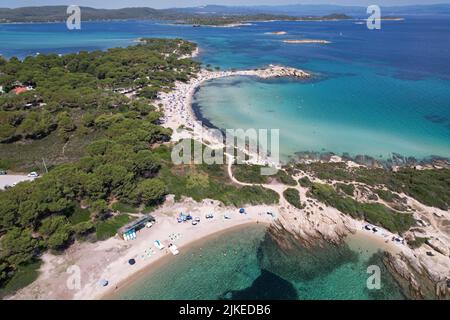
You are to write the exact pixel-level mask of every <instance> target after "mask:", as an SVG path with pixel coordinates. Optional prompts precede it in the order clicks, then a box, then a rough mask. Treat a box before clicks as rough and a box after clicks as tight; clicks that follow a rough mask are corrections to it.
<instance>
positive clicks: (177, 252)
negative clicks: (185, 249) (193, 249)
mask: <svg viewBox="0 0 450 320" xmlns="http://www.w3.org/2000/svg"><path fill="white" fill-rule="evenodd" d="M169 250H170V252H172V254H173V255H174V256H176V255H177V254H179V253H180V251H178V248H177V246H176V245H174V244H172V245H170V246H169Z"/></svg>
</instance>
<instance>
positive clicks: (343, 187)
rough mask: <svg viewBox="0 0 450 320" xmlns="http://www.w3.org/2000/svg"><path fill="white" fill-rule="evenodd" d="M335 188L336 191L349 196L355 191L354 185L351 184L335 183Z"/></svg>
mask: <svg viewBox="0 0 450 320" xmlns="http://www.w3.org/2000/svg"><path fill="white" fill-rule="evenodd" d="M336 188H337V190H338V191H342V192H344V193H345V194H347V195H349V196H353V193H354V192H355V187H354V186H353V185H352V184H345V183H336Z"/></svg>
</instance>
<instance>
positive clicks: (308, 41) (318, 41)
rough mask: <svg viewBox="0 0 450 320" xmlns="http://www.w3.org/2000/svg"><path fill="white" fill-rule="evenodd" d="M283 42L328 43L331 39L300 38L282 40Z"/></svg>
mask: <svg viewBox="0 0 450 320" xmlns="http://www.w3.org/2000/svg"><path fill="white" fill-rule="evenodd" d="M283 42H284V43H296V44H306V43H319V44H329V43H331V41H328V40H320V39H301V40H283Z"/></svg>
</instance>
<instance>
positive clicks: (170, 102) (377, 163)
mask: <svg viewBox="0 0 450 320" xmlns="http://www.w3.org/2000/svg"><path fill="white" fill-rule="evenodd" d="M199 52H200V53H201V51H199V50H196V51H194V53H193V54H194V56H197V55H198V54H199ZM272 68H275V72H274V71H273V70H271V69H272ZM276 68H285V69H286V70H289V72H293V73H295V72H296V71H297V72H300V76H298V77H297V78H299V79H300V80H310V79H312V78H313V74H312V73H309V72H305V71H303V70H299V69H295V68H288V67H282V66H276V65H275V66H274V65H269V67H267V68H263V69H255V70H237V71H208V70H206V69H202V70H200V71H199V72H198V73H197V75H196V78H192V79H191V80H190V81H189V82H188V83H181V82H178V83H177V84H176V86H175V88H174V89H173V90H172V91H171V92H169V93H161V94H159V95H158V100H157V101H158V102H159V103H161V104H162V108H163V111H164V117H163V118H162V124H161V125H162V126H164V127H166V128H171V129H172V130H173V134H172V141H179V140H181V139H188V138H195V135H194V134H193V133H192V129H193V127H194V125H195V124H196V123H198V122H200V123H201V124H202V127H203V128H204V130H203V138H205V139H206V140H208V141H209V142H212V143H213V145H214V146H215V147H221V146H224V145H223V142H222V141H218V140H217V139H216V138H215V137H214V136H213V135H212V134H208V131H209V130H210V129H215V130H221V131H222V129H221V128H218V127H217V126H215V125H214V124H213V123H212V122H211V121H210V120H209V119H208V118H206V117H204V116H203V114H202V111H201V108H200V106H199V105H197V104H196V103H194V102H193V100H194V96H195V94H196V93H197V92H198V90H199V89H200V88H201V86H202V85H204V84H205V83H207V82H208V81H212V80H215V79H220V78H226V77H234V76H246V77H257V78H259V79H273V78H289V77H291V78H292V76H290V75H289V74H287V75H280V74H279V73H278V72H277V71H276ZM302 72H303V73H304V75H303V76H302V74H301V73H302ZM179 128H183V130H181V131H183V132H178V131H179V130H178V129H179ZM186 129H187V130H186ZM188 131H191V132H188ZM246 153H248V152H246ZM249 155H250V156H251V158H252V159H251V160H250V161H249V163H252V164H259V165H267V164H272V165H273V162H272V161H271V160H270V158H267V159H259V160H258V159H257V158H258V157H257V155H255V154H249ZM330 157H337V158H339V159H340V160H339V162H341V161H342V162H351V163H352V164H357V165H365V166H368V167H385V168H395V167H412V166H422V167H449V168H450V159H449V158H446V157H441V156H437V155H430V156H428V157H424V158H417V159H416V158H415V157H413V156H404V155H400V154H397V153H395V152H393V153H392V155H391V157H386V158H383V159H381V158H377V157H376V156H370V155H362V154H357V153H355V154H354V155H350V154H348V153H346V152H344V153H343V154H341V155H338V154H335V153H333V152H331V151H309V150H304V151H298V152H296V153H295V154H293V155H291V156H290V157H289V158H290V159H289V160H288V161H286V162H285V163H281V164H282V165H285V164H288V163H290V162H300V163H303V162H304V163H310V162H317V161H325V162H329V161H330V159H329V158H330Z"/></svg>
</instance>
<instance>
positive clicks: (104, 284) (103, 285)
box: [100, 279, 109, 287]
mask: <svg viewBox="0 0 450 320" xmlns="http://www.w3.org/2000/svg"><path fill="white" fill-rule="evenodd" d="M108 283H109V282H108V280H105V279H102V280H100V285H101V286H102V287H106V286H107V285H108Z"/></svg>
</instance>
